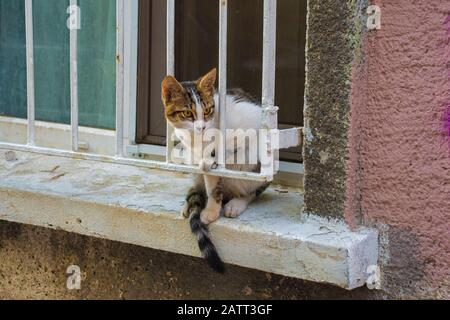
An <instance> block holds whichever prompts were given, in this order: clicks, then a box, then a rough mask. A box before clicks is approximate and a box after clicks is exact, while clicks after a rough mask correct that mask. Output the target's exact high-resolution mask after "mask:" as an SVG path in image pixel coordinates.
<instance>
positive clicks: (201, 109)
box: [162, 69, 269, 273]
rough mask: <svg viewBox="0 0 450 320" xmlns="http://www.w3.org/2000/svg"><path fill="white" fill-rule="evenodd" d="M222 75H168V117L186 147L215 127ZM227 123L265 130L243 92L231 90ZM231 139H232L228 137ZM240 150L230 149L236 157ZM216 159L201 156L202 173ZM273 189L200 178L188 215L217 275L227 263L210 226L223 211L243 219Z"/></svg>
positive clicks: (254, 167) (242, 167)
mask: <svg viewBox="0 0 450 320" xmlns="http://www.w3.org/2000/svg"><path fill="white" fill-rule="evenodd" d="M216 78H217V70H216V69H213V70H211V71H210V72H208V73H207V74H206V75H205V76H203V77H201V78H200V79H199V80H197V81H190V82H178V81H177V79H175V78H174V77H173V76H167V77H166V78H165V79H164V80H163V82H162V101H163V104H164V110H165V117H166V119H167V121H168V123H169V124H170V125H171V126H172V127H173V128H174V133H175V135H176V136H177V137H179V138H180V140H181V143H182V144H183V147H184V148H186V149H187V150H189V151H193V152H194V153H195V152H199V151H197V150H192V149H193V147H192V145H191V143H186V142H183V141H186V140H185V139H183V135H185V134H186V132H188V133H189V134H191V135H194V134H197V135H202V134H203V133H204V132H206V131H207V130H209V129H216V128H215V123H216V121H215V111H216V106H217V105H218V100H219V96H218V94H217V93H216V91H215V83H216ZM226 104H227V112H226V115H225V117H226V123H227V129H244V130H247V129H255V130H258V129H259V128H260V127H261V115H262V108H261V106H260V105H259V104H258V103H257V101H255V99H253V98H252V97H251V96H249V95H248V94H246V93H245V92H244V91H243V90H240V89H234V90H229V91H228V92H227V95H226ZM227 140H228V137H227ZM226 146H227V147H229V146H231V148H236V146H235V144H234V138H233V139H232V140H231V141H227V142H226ZM236 152H237V150H226V153H227V154H229V153H231V154H232V155H234V154H235V153H236ZM213 156H214V153H212V154H211V157H210V158H208V157H203V156H201V161H200V163H199V168H200V170H202V171H204V172H205V173H206V172H207V171H210V170H212V169H214V168H216V165H215V162H214V161H212V159H213ZM260 167H261V165H260V163H259V161H258V163H257V164H227V165H226V168H227V169H231V170H237V171H248V172H260ZM268 187H269V184H268V183H266V182H260V181H248V180H239V179H234V178H222V177H216V176H210V175H197V176H196V177H195V181H194V187H193V188H191V189H190V190H189V192H188V194H187V196H186V201H185V204H184V206H183V208H182V214H183V216H184V217H185V218H189V217H190V226H191V230H192V233H193V234H194V235H196V236H197V239H198V245H199V248H200V251H201V253H202V255H203V257H204V258H205V259H206V260H207V262H208V264H209V265H210V266H211V267H212V268H213V269H214V270H215V271H217V272H219V273H223V272H224V271H225V267H224V264H223V262H222V260H221V258H220V256H219V255H218V253H217V250H216V248H215V246H214V244H213V243H212V241H211V239H210V237H209V232H208V225H209V224H210V223H213V222H215V221H216V220H217V219H219V217H220V214H221V211H222V206H223V204H224V206H223V212H224V215H225V217H228V218H236V217H238V216H240V215H241V214H242V213H243V212H244V211H245V210H246V209H247V207H248V205H249V204H250V203H251V202H252V201H254V200H255V199H256V198H257V197H258V196H259V195H260V194H262V193H263V192H264V191H265V190H266V189H267V188H268Z"/></svg>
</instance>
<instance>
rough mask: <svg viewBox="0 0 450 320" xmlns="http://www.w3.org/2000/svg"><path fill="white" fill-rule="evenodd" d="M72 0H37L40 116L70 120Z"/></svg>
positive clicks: (35, 59)
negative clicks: (69, 26) (70, 23)
mask: <svg viewBox="0 0 450 320" xmlns="http://www.w3.org/2000/svg"><path fill="white" fill-rule="evenodd" d="M68 6H69V0H34V1H33V19H34V21H33V23H34V24H33V28H34V67H35V69H34V70H35V72H34V74H35V80H34V85H35V94H36V96H35V101H36V119H37V120H43V121H50V122H59V123H66V124H67V123H70V59H69V57H70V37H69V30H68V29H67V26H66V20H67V17H68V15H67V12H66V11H67V7H68Z"/></svg>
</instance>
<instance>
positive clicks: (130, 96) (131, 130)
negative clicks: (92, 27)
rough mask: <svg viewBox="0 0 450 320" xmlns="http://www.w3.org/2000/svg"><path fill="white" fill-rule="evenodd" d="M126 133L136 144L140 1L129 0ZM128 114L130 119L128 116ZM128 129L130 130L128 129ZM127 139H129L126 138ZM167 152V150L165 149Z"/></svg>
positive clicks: (125, 106)
mask: <svg viewBox="0 0 450 320" xmlns="http://www.w3.org/2000/svg"><path fill="white" fill-rule="evenodd" d="M124 11H125V14H124V15H125V17H124V21H125V30H124V31H125V39H124V47H125V56H124V59H125V61H124V63H125V70H124V81H125V91H124V92H125V98H124V112H125V119H124V120H125V124H124V131H125V135H126V133H127V132H128V144H129V145H135V144H136V108H137V99H136V97H137V64H138V62H137V59H138V53H137V49H138V32H139V26H138V21H139V1H138V0H127V1H126V2H125V9H124ZM126 115H128V119H127V118H126ZM127 129H128V130H127ZM125 141H127V139H125ZM164 154H165V151H164Z"/></svg>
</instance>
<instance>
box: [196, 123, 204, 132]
mask: <svg viewBox="0 0 450 320" xmlns="http://www.w3.org/2000/svg"><path fill="white" fill-rule="evenodd" d="M194 128H195V131H197V132H200V133H201V132H203V131H205V130H206V124H205V123H196V124H194Z"/></svg>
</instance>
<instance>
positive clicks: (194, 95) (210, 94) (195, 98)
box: [162, 69, 217, 134]
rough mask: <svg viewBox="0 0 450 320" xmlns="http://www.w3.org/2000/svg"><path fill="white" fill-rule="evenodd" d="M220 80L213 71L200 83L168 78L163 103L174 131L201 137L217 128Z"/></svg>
mask: <svg viewBox="0 0 450 320" xmlns="http://www.w3.org/2000/svg"><path fill="white" fill-rule="evenodd" d="M216 77H217V71H216V69H213V70H211V71H210V72H209V73H208V74H206V75H205V76H203V77H201V78H200V79H199V80H197V81H191V82H178V81H177V79H175V78H174V77H172V76H167V77H166V78H164V80H163V82H162V101H163V104H164V111H165V116H166V119H167V121H168V122H169V123H170V124H171V125H172V126H173V127H175V128H177V129H187V130H189V131H191V132H195V133H198V134H201V133H203V132H204V131H205V130H208V129H211V128H214V115H215V103H214V94H215V88H214V86H215V83H216Z"/></svg>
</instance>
